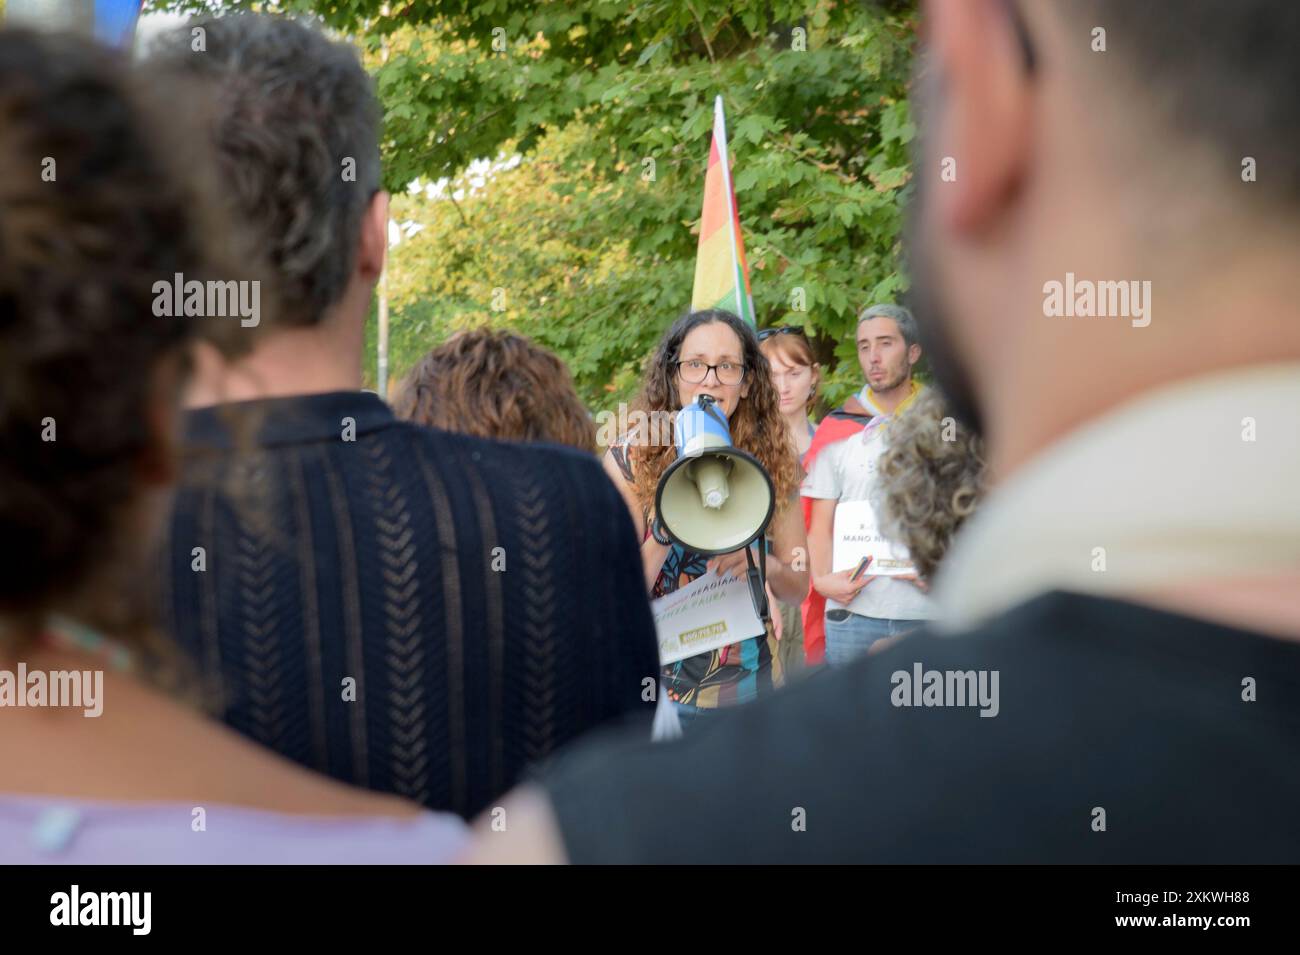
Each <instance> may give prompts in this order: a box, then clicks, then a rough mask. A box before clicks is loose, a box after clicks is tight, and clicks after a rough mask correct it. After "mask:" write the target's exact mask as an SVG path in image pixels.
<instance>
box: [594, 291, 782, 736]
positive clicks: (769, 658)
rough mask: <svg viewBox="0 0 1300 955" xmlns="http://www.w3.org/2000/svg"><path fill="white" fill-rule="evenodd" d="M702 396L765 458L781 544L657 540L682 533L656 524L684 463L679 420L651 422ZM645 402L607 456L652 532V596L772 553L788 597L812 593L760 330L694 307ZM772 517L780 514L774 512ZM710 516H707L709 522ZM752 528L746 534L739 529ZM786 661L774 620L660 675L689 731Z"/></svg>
mask: <svg viewBox="0 0 1300 955" xmlns="http://www.w3.org/2000/svg"><path fill="white" fill-rule="evenodd" d="M701 396H707V397H708V398H711V399H712V402H709V401H705V402H704V405H705V406H710V407H711V408H713V409H716V411H720V412H721V419H722V420H723V425H724V427H725V428H726V429H727V430H729V434H730V444H731V446H732V447H734V448H735V449H737V450H738V451H739V452H741V455H737V458H744V459H748V460H749V461H752V462H755V463H756V465H757V466H758V467H756V468H754V470H758V471H759V472H760V473H764V474H765V478H764V479H763V480H764V482H765V484H766V486H767V487H768V488H770V492H768V491H764V492H763V493H770V496H771V507H770V510H767V509H762V508H760V511H761V512H760V513H758V517H757V518H756V521H757V522H762V523H763V529H764V530H765V534H766V538H767V539H768V541H769V543H770V548H769V550H768V552H767V553H765V554H761V555H760V554H758V553H757V551H758V546H757V544H754V545H751V548H744V547H742V548H740V549H738V550H734V551H731V552H729V553H723V554H716V553H715V554H712V555H706V554H702V553H700V552H698V551H695V550H692V549H690V548H688V547H685V546H683V545H682V544H681V543H672V542H670V543H661V542H660V540H658V539H656V537H659V538H661V539H663V540H669V541H671V540H672V537H670V536H665V535H664V534H663V533H662V531H661V532H660V533H657V534H656V533H655V532H654V528H655V526H656V520H657V518H659V516H660V515H658V514H657V513H656V509H655V508H656V500H657V499H658V500H662V498H661V487H660V485H661V478H662V477H663V476H664V473H665V471H668V470H669V469H670V468H672V467H673V466H674V464H675V462H677V459H678V447H677V441H676V440H675V436H674V434H673V433H672V431H673V430H674V428H667V427H656V426H653V425H652V424H651V423H656V424H657V423H659V422H662V421H663V420H664V419H665V418H666V417H667V416H671V415H673V414H674V413H676V412H678V411H679V410H680V409H682V408H687V407H690V406H692V405H694V404H696V403H697V402H698V401H699V399H700V397H701ZM634 407H635V410H636V411H640V412H644V413H645V416H646V424H645V426H643V427H637V428H633V429H631V430H630V431H629V432H628V433H627V434H624V435H621V436H620V437H619V439H618V441H617V442H615V443H614V444H613V445H612V446H611V447H610V449H609V451H608V452H607V453H606V455H605V459H604V466H605V471H606V473H608V474H609V476H610V478H611V479H612V480H613V481H614V484H615V486H616V487H618V489H619V492H620V493H621V494H622V495H623V498H624V500H626V501H627V504H628V508H629V509H630V510H631V512H632V520H633V522H634V523H635V524H636V528H637V533H638V534H639V535H640V536H641V538H642V540H643V543H642V545H641V557H642V561H643V562H644V564H645V570H646V584H647V588H648V589H649V591H650V595H651V597H654V598H657V597H662V596H664V595H665V594H668V593H671V592H673V591H674V590H677V589H678V588H679V587H682V586H684V585H686V584H688V583H690V582H691V581H692V580H694V579H696V578H697V577H700V576H701V575H703V574H704V573H706V572H707V571H709V570H716V571H718V572H719V573H720V574H723V575H728V574H729V575H733V576H737V577H743V576H745V575H746V572H747V570H748V568H749V566H750V564H751V563H752V562H754V561H762V562H763V566H762V568H761V569H762V570H764V571H765V572H766V578H767V585H768V587H769V588H770V589H771V591H772V593H773V594H774V595H775V596H776V598H777V599H778V600H784V601H791V602H796V603H797V602H798V601H800V600H802V599H803V597H804V595H805V594H806V593H807V592H808V571H807V558H806V557H805V556H804V555H805V554H806V553H807V539H806V536H805V532H804V525H803V517H802V514H801V512H800V509H799V507H798V500H799V498H798V494H799V477H798V463H797V459H796V456H795V449H794V447H793V444H792V442H791V440H790V434H789V430H788V429H787V428H786V425H785V421H784V420H783V419H782V417H781V413H780V408H779V401H778V398H777V394H776V390H775V388H774V387H773V385H772V378H771V374H770V372H769V370H768V365H767V359H766V358H765V357H764V356H763V354H762V352H761V351H759V347H758V337H757V335H756V334H755V332H754V330H753V329H752V328H751V327H750V326H749V325H748V324H746V323H745V322H743V321H742V320H741V319H740V318H738V317H737V316H735V315H733V314H731V313H730V312H725V311H720V310H708V311H701V312H691V313H689V314H687V315H685V316H683V317H682V318H680V319H678V320H677V321H676V322H675V323H674V324H673V326H672V327H671V328H670V329H669V330H668V332H667V334H665V336H664V337H663V339H662V340H661V341H660V342H659V345H658V347H657V348H656V349H655V352H654V355H653V356H652V357H651V359H650V362H649V364H648V365H647V367H646V370H645V376H644V380H643V382H642V387H641V393H640V395H639V396H638V398H637V400H636V402H635V404H634ZM635 417H637V418H639V417H640V416H639V415H638V416H635ZM714 417H717V416H716V415H714ZM737 477H738V475H737ZM736 490H737V491H738V490H739V488H737V489H736ZM699 493H700V494H701V495H702V496H703V497H704V498H705V501H704V504H703V505H702V508H703V509H702V510H701V511H700V513H701V515H706V514H707V513H708V510H707V508H708V506H709V500H708V498H710V497H716V495H715V493H714V492H712V491H708V492H705V491H703V490H701V491H700V492H699ZM724 493H727V491H725V490H724ZM733 493H734V492H733ZM763 503H764V504H766V503H767V500H766V499H764V500H763ZM715 506H716V505H715ZM733 506H734V505H733ZM665 510H667V505H665ZM769 515H770V519H766V520H765V518H768V516H769ZM705 519H706V518H704V517H703V516H702V518H701V520H702V521H703V520H705ZM686 523H689V519H687V520H686ZM674 529H675V531H676V536H677V537H678V539H681V538H682V537H684V536H689V535H687V534H685V533H684V532H685V531H689V530H691V528H689V527H685V526H683V518H680V517H678V518H677V525H676V527H675V528H674ZM748 536H749V535H748V534H747V533H744V532H742V533H741V534H740V539H746V538H747V537H748ZM720 539H725V535H724V536H723V537H722V538H720ZM761 539H762V538H760V540H761ZM706 549H711V550H716V548H706ZM747 549H750V558H748V559H747V557H746V550H747ZM796 568H798V569H796ZM775 661H776V640H775V637H774V634H773V631H772V627H771V624H770V622H769V623H768V624H767V633H766V635H765V636H764V637H755V638H753V639H749V640H743V641H741V642H740V643H736V644H731V645H730V646H726V647H722V648H721V649H718V650H714V651H711V652H709V653H702V654H699V655H698V656H693V657H688V658H686V659H685V660H681V661H678V662H676V663H672V664H669V665H667V666H665V667H664V668H663V671H662V674H661V677H662V681H663V684H664V687H665V690H666V692H667V693H668V695H669V698H670V699H671V700H672V701H673V702H674V704H675V705H676V706H677V708H678V712H679V714H680V716H681V722H682V725H683V728H684V729H686V730H687V731H689V729H690V723H691V722H692V721H693V720H694V719H696V718H697V717H699V716H701V715H703V714H707V713H708V712H711V711H713V710H716V709H717V708H719V707H722V706H728V705H731V704H733V703H742V702H746V701H748V700H750V699H753V698H754V697H755V696H757V695H759V694H760V693H763V692H766V691H768V690H771V689H774V688H775V687H776V686H778V685H780V682H781V673H780V672H779V670H780V667H779V664H776V662H775Z"/></svg>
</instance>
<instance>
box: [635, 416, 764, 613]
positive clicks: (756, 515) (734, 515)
mask: <svg viewBox="0 0 1300 955" xmlns="http://www.w3.org/2000/svg"><path fill="white" fill-rule="evenodd" d="M674 435H675V439H676V443H677V460H675V461H674V462H673V463H672V464H670V465H669V466H668V467H667V468H666V469H665V470H664V473H663V476H662V477H661V478H660V479H659V487H658V489H657V490H656V491H655V515H656V524H657V525H658V529H661V530H662V531H663V533H664V534H665V535H667V537H668V538H669V540H663V539H662V538H660V537H659V534H658V533H657V532H656V534H655V537H656V538H657V539H660V540H661V541H662V542H663V543H670V542H674V543H677V544H680V545H681V546H682V547H684V548H685V549H686V550H689V551H692V552H694V553H696V554H700V555H702V556H705V557H714V556H717V555H719V554H729V553H731V552H732V551H736V550H740V549H741V548H742V547H748V545H749V544H752V543H753V542H754V541H755V540H760V538H762V537H763V532H764V531H766V530H767V525H768V522H769V521H771V520H772V511H773V509H774V508H775V505H776V494H775V492H774V490H773V488H772V479H771V478H770V477H769V476H768V473H767V471H765V470H764V469H763V465H761V464H759V463H758V459H757V458H755V457H754V456H753V455H752V454H749V453H748V452H746V451H742V450H740V449H739V448H735V447H732V444H731V431H730V429H729V428H728V427H727V416H726V414H724V413H723V411H722V408H721V407H719V405H718V403H717V401H716V400H715V399H714V398H713V397H712V396H711V395H700V397H699V400H698V401H697V402H696V403H695V404H692V405H687V406H686V407H685V408H683V409H682V410H681V411H679V412H678V413H677V419H676V422H675V424H674ZM765 545H766V541H765V540H760V550H759V553H760V554H762V553H763V551H764V549H765ZM749 557H750V579H751V584H753V585H755V586H756V590H755V595H754V596H755V603H756V605H757V606H758V607H759V613H760V616H763V617H764V618H766V616H767V599H766V588H765V587H764V586H763V585H764V584H765V583H766V573H765V570H766V563H767V562H766V560H765V559H760V560H759V561H758V566H757V568H756V567H755V566H754V564H753V555H752V554H750V555H749Z"/></svg>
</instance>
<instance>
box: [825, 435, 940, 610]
mask: <svg viewBox="0 0 1300 955" xmlns="http://www.w3.org/2000/svg"><path fill="white" fill-rule="evenodd" d="M888 430H889V429H888V428H885V427H880V426H879V425H877V426H876V427H870V426H868V427H867V428H866V429H865V430H863V431H862V432H860V433H859V434H855V435H853V436H851V437H848V438H845V439H844V440H843V441H837V442H835V443H834V444H831V445H828V446H827V447H825V448H823V449H822V451H821V452H820V453H819V454H818V455H817V458H816V460H814V461H813V466H812V471H811V473H809V475H808V477H807V479H806V480H805V481H804V484H803V489H802V492H801V493H802V494H803V496H804V497H812V498H819V499H821V500H833V501H844V502H848V501H871V500H872V499H873V496H874V495H875V492H876V465H877V464H878V463H879V461H880V456H881V455H882V454H883V453H884V451H885V447H886V444H885V441H886V435H887V434H888ZM867 573H868V575H869V574H870V573H871V571H870V570H869V569H868V571H867ZM845 607H847V609H848V610H851V611H852V612H853V613H858V614H862V615H863V616H864V617H877V618H880V619H883V620H929V619H930V618H931V617H933V616H934V611H933V609H932V607H931V603H930V598H929V597H928V596H926V594H925V593H923V592H922V591H921V588H919V587H917V586H916V584H914V583H912V582H911V581H908V580H896V579H894V578H892V577H877V578H876V579H875V580H873V581H871V582H870V583H869V584H867V585H866V586H865V587H863V588H862V590H861V591H860V592H859V593H858V595H857V596H856V597H854V598H853V602H852V603H850V604H847V605H845V604H842V603H840V602H838V601H836V600H827V601H826V609H827V610H834V609H841V608H845Z"/></svg>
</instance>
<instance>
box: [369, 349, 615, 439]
mask: <svg viewBox="0 0 1300 955" xmlns="http://www.w3.org/2000/svg"><path fill="white" fill-rule="evenodd" d="M393 410H394V412H396V414H397V416H398V417H399V418H405V419H406V420H408V421H414V422H415V423H417V424H422V425H427V426H429V427H433V428H440V429H442V430H443V431H458V432H461V433H462V434H474V435H478V436H479V437H481V438H494V439H496V440H499V441H530V442H531V441H545V442H550V443H553V444H566V445H568V446H569V447H573V448H578V449H579V450H581V451H587V452H589V453H594V452H595V450H596V425H595V422H594V421H593V420H592V417H591V415H590V414H588V413H587V409H586V408H585V407H583V404H582V402H581V401H579V400H578V394H577V392H576V391H575V390H574V387H573V376H572V375H570V374H569V369H568V366H566V365H565V364H564V362H562V361H560V359H559V358H557V357H556V356H555V355H553V354H552V353H551V352H549V351H547V350H546V349H545V348H542V347H541V346H540V345H537V344H535V343H534V342H533V341H532V340H530V339H528V338H525V337H524V336H523V335H516V334H515V333H513V332H508V331H495V330H493V329H491V328H476V329H473V330H470V331H464V332H458V333H456V334H455V335H453V336H451V338H449V339H447V341H445V342H444V343H443V344H441V345H439V346H438V347H437V348H435V349H433V350H432V351H431V352H429V353H428V354H427V355H425V356H424V357H423V358H421V359H420V360H419V361H418V362H417V363H416V364H415V367H414V368H412V369H411V370H410V371H409V372H408V373H407V375H406V377H405V378H403V379H402V384H401V385H400V387H399V388H398V393H397V397H396V398H395V399H394V400H393Z"/></svg>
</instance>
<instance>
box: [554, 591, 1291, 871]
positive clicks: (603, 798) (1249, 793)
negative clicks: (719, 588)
mask: <svg viewBox="0 0 1300 955" xmlns="http://www.w3.org/2000/svg"><path fill="white" fill-rule="evenodd" d="M918 665H919V667H920V669H921V671H922V672H921V676H920V678H919V681H918V679H917V677H916V675H915V668H916V667H917V666H918ZM981 669H982V670H985V671H993V670H996V671H998V692H997V701H998V705H997V715H996V716H981V715H980V712H981V709H984V710H985V711H988V712H992V710H993V707H992V706H991V705H988V706H984V707H980V706H978V705H976V706H968V707H961V706H903V705H897V706H896V705H895V702H898V703H903V702H906V701H905V700H904V698H903V694H904V692H905V688H906V692H907V693H908V694H909V695H911V694H912V689H913V684H914V682H919V683H920V685H921V688H922V693H921V702H922V703H924V702H925V700H926V695H927V692H929V696H930V699H931V700H932V701H934V700H937V699H939V696H938V689H937V687H936V686H935V681H934V680H932V679H930V678H929V677H927V676H926V675H925V671H929V670H935V671H947V670H951V671H953V672H954V673H957V672H962V671H979V670H981ZM895 674H898V676H895ZM975 676H976V678H978V673H976V674H975ZM1243 681H1247V682H1246V683H1245V684H1243ZM1250 681H1253V683H1251V682H1250ZM962 685H963V686H964V685H965V684H964V683H963V684H962ZM943 686H944V690H945V693H946V692H947V690H948V680H947V678H946V677H945V679H944V684H943ZM958 686H959V684H958V682H957V681H956V680H953V681H952V690H953V694H952V695H951V696H946V698H947V699H949V700H953V701H957V699H958V698H957V696H956V690H957V689H958ZM992 686H993V684H992V680H991V673H989V674H988V679H986V682H985V688H986V690H988V691H989V692H988V693H987V694H986V696H985V699H986V700H991V699H992V697H993V693H992ZM927 687H928V690H927ZM977 687H978V685H977ZM974 695H975V696H977V697H978V688H977V691H976V694H974ZM1243 696H1246V697H1250V696H1253V697H1254V702H1249V701H1247V700H1246V699H1243ZM544 783H545V786H546V787H547V789H548V790H549V793H550V797H551V799H552V802H553V804H554V807H555V811H556V814H557V817H558V820H559V824H560V828H561V830H562V832H563V837H564V842H565V845H566V846H567V849H568V852H569V855H570V857H571V858H572V859H573V860H574V861H576V862H678V863H682V862H684V863H708V862H777V861H788V862H849V861H853V862H891V863H901V862H1083V863H1094V862H1108V863H1115V862H1119V863H1131V862H1152V863H1192V862H1202V863H1225V862H1283V861H1287V862H1292V863H1294V862H1297V861H1300V808H1298V807H1300V643H1293V642H1288V641H1284V640H1278V639H1270V638H1268V637H1265V636H1261V635H1259V634H1254V633H1248V632H1243V631H1240V630H1234V629H1232V628H1229V627H1224V626H1218V625H1215V624H1211V623H1207V622H1204V621H1200V620H1194V619H1190V618H1187V617H1181V616H1176V615H1173V614H1169V613H1164V612H1160V611H1157V610H1153V609H1149V608H1145V607H1139V606H1136V605H1133V604H1128V603H1121V602H1118V601H1112V600H1102V599H1097V598H1091V597H1083V596H1077V595H1073V594H1063V593H1054V594H1050V595H1046V596H1043V597H1040V598H1038V599H1035V600H1033V601H1031V602H1029V603H1027V604H1024V605H1022V606H1020V607H1018V608H1016V609H1014V610H1012V611H1010V612H1008V613H1007V614H1005V615H1004V616H1002V617H1000V618H998V619H996V620H995V621H993V622H991V623H989V624H988V625H986V626H983V627H981V628H979V629H977V630H974V631H972V632H969V633H966V634H963V635H960V636H956V637H936V636H932V635H930V634H926V633H916V634H914V635H912V636H909V637H907V638H905V639H904V640H902V641H901V642H900V643H899V644H898V645H896V646H893V647H891V648H890V649H888V650H887V651H885V652H883V653H881V654H879V655H869V656H865V657H863V658H862V659H861V660H858V661H855V662H854V663H853V664H851V665H849V666H848V667H845V668H844V669H842V670H836V671H829V672H822V673H819V674H817V675H814V676H810V677H809V678H808V679H807V680H805V681H804V682H803V683H800V684H796V685H794V686H793V687H791V688H789V689H787V690H784V691H782V692H781V693H779V694H777V695H775V696H773V697H772V698H770V699H768V700H759V701H757V702H756V703H753V704H751V705H748V706H744V707H739V708H737V709H735V710H733V711H731V712H727V713H722V714H718V715H716V716H715V717H713V718H711V719H710V720H709V721H708V722H707V723H702V724H701V725H700V726H699V727H692V730H691V732H690V733H689V734H688V735H687V737H686V738H685V739H683V740H680V741H678V742H674V743H672V744H659V745H657V746H654V747H648V746H644V745H638V744H636V743H634V742H632V741H630V740H627V739H626V738H625V739H623V740H618V741H614V740H606V741H604V742H603V743H600V744H592V745H584V744H579V746H578V747H576V748H575V749H574V750H573V751H572V752H571V753H568V754H565V755H563V756H561V757H560V758H559V759H558V760H557V761H556V765H555V767H554V768H553V771H552V772H551V773H550V774H549V775H548V777H547V778H546V779H545V780H544ZM801 825H802V830H803V831H799V829H800V828H801ZM1102 825H1104V831H1100V830H1101V826H1102Z"/></svg>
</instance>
